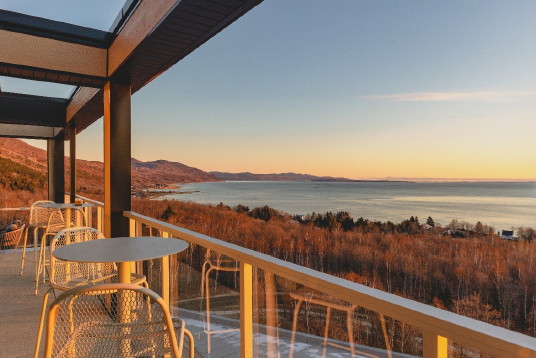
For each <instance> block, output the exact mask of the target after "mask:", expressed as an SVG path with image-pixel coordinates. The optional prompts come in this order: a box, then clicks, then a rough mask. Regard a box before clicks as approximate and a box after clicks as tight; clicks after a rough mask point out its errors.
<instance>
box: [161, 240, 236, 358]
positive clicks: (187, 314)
mask: <svg viewBox="0 0 536 358" xmlns="http://www.w3.org/2000/svg"><path fill="white" fill-rule="evenodd" d="M170 279H171V281H172V283H171V285H170V286H171V303H172V304H171V306H172V314H173V315H174V316H175V317H179V318H181V319H183V320H184V321H185V322H186V328H187V329H188V330H190V331H191V332H192V334H193V335H194V338H195V347H196V351H197V352H198V353H200V354H201V355H203V356H204V357H215V358H217V357H239V356H240V288H239V281H240V280H239V264H238V262H236V261H234V260H232V259H230V258H229V257H226V256H224V255H220V254H219V253H217V252H215V251H214V250H208V249H206V248H204V247H201V246H199V245H193V244H191V245H190V247H189V248H188V249H187V250H185V251H183V252H181V253H179V254H176V255H173V256H172V257H171V259H170Z"/></svg>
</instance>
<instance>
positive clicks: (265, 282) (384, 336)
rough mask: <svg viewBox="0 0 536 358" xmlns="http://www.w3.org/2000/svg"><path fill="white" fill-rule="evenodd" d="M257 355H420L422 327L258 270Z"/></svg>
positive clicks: (389, 357)
mask: <svg viewBox="0 0 536 358" xmlns="http://www.w3.org/2000/svg"><path fill="white" fill-rule="evenodd" d="M254 279H255V280H256V282H254V289H255V291H254V305H256V306H255V307H254V320H255V325H254V329H255V332H254V347H255V349H254V352H255V353H254V354H255V356H256V357H259V358H261V357H270V358H271V357H289V358H294V357H295V358H301V357H370V358H372V357H378V358H379V357H386V358H394V357H421V356H422V334H421V332H420V330H419V329H417V328H415V327H413V326H411V325H408V324H405V323H403V322H400V321H397V320H394V319H391V318H390V317H387V316H384V315H381V314H379V313H377V312H373V311H370V310H366V309H364V308H363V307H360V306H359V305H357V304H352V303H349V302H345V301H344V300H342V299H340V298H338V297H334V296H332V295H327V294H325V293H322V292H320V291H317V290H314V289H311V288H308V287H306V286H303V285H300V284H297V283H295V282H292V281H290V280H288V279H285V278H282V277H279V276H277V275H274V274H271V273H269V272H265V271H263V270H256V275H254Z"/></svg>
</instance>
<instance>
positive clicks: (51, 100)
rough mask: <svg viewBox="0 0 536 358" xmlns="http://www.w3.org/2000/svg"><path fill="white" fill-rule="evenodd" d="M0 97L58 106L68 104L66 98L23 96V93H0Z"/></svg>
mask: <svg viewBox="0 0 536 358" xmlns="http://www.w3.org/2000/svg"><path fill="white" fill-rule="evenodd" d="M0 97H3V98H16V99H25V100H29V101H30V100H31V101H41V102H49V103H58V104H64V105H67V104H68V103H69V99H68V98H61V97H46V96H35V95H31V94H23V93H14V92H4V91H2V92H0Z"/></svg>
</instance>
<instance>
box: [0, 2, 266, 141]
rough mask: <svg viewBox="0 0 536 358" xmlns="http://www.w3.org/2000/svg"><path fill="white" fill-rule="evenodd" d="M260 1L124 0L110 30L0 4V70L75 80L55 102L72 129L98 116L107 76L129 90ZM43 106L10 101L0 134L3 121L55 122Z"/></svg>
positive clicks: (61, 80) (7, 73)
mask: <svg viewBox="0 0 536 358" xmlns="http://www.w3.org/2000/svg"><path fill="white" fill-rule="evenodd" d="M261 2H262V0H159V1H151V0H129V1H127V3H126V4H125V7H124V8H123V10H122V12H121V14H120V16H119V17H118V19H117V20H116V24H115V25H114V26H116V28H115V30H114V31H113V32H105V31H99V30H95V29H89V28H85V27H81V26H76V25H69V24H65V23H61V22H57V21H52V20H47V19H42V18H36V17H33V16H28V15H23V14H17V13H13V12H9V11H5V10H0V75H3V76H10V77H18V78H25V79H31V80H40V81H49V82H56V83H62V84H68V85H75V86H77V87H78V88H77V90H76V91H75V92H74V93H73V95H72V96H71V98H69V99H68V100H66V101H65V103H63V104H62V105H64V117H63V122H62V123H61V125H62V127H65V126H67V125H70V126H73V127H75V128H76V129H77V131H78V132H80V131H82V130H84V129H85V128H87V127H88V126H89V125H90V124H92V123H93V122H95V121H96V120H97V119H99V118H100V117H102V115H103V86H104V84H105V83H106V82H107V81H110V80H112V81H118V82H123V83H130V84H131V88H132V93H135V92H137V91H138V90H140V89H141V88H143V86H145V85H146V84H148V83H149V82H150V81H152V80H153V79H154V78H156V77H158V76H159V75H160V74H162V73H163V72H165V71H166V70H167V69H169V68H170V67H171V66H173V65H174V64H176V63H177V62H178V61H180V60H181V59H183V58H184V57H186V56H187V55H188V54H190V53H192V52H193V51H194V50H195V49H196V48H198V47H199V46H201V45H202V44H204V43H205V42H206V41H208V40H209V39H210V38H212V37H214V36H215V35H216V34H218V33H219V32H220V31H222V30H223V29H225V28H226V27H227V26H229V25H230V24H232V23H233V22H234V21H236V20H237V19H238V18H240V17H241V16H242V15H244V14H246V13H247V12H248V11H249V10H251V9H252V8H254V7H255V6H257V5H258V4H260V3H261ZM0 93H1V92H0ZM10 95H11V96H13V95H14V94H5V93H1V95H0V98H4V100H6V101H7V102H5V106H7V105H8V104H9V103H11V104H13V103H12V102H9V100H7V98H8V97H9V96H10ZM29 97H32V96H27V97H26V99H28V98H29ZM34 97H36V98H34V100H35V101H36V102H35V103H41V104H43V103H44V102H47V101H49V102H50V103H49V105H50V108H53V107H54V106H55V105H56V104H57V103H58V99H47V98H46V97H37V96H34ZM28 100H29V99H28ZM2 103H4V102H2ZM5 106H4V105H2V107H1V109H0V110H1V111H4V108H7V107H5ZM16 108H19V109H16ZM34 110H35V112H33V118H34V119H33V120H32V121H33V122H32V121H30V120H29V117H32V111H34ZM17 111H19V112H17ZM6 113H8V112H6ZM43 113H44V112H43V110H42V109H41V110H40V111H39V110H37V107H35V108H34V109H32V106H29V107H27V108H25V109H21V108H20V107H17V106H14V105H13V107H12V109H11V110H10V112H9V116H8V115H7V114H6V115H5V116H4V115H2V114H0V136H2V135H8V134H9V133H13V130H12V129H10V132H9V133H7V132H6V131H5V130H6V128H7V127H6V126H7V125H11V126H17V125H19V126H27V127H25V128H24V131H23V132H24V133H26V135H24V137H28V136H29V135H28V134H27V132H28V131H30V127H31V126H33V127H39V126H41V127H48V128H58V127H57V122H55V121H54V123H49V122H47V121H49V120H50V118H51V117H53V115H52V114H51V115H50V116H46V115H45V116H43ZM54 113H56V112H54ZM4 117H5V118H4ZM8 117H9V118H11V119H8ZM29 122H31V123H29ZM2 126H4V127H2ZM40 129H41V132H42V128H40ZM49 132H51V133H52V132H53V131H49ZM9 136H14V135H13V134H9Z"/></svg>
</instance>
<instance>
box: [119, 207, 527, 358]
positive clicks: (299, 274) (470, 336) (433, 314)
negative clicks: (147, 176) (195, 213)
mask: <svg viewBox="0 0 536 358" xmlns="http://www.w3.org/2000/svg"><path fill="white" fill-rule="evenodd" d="M124 216H125V217H127V218H129V219H131V220H134V221H136V222H138V223H142V224H145V225H148V226H150V227H153V228H155V229H158V230H162V231H163V232H167V233H169V234H171V235H173V236H174V237H176V238H179V239H183V240H185V241H188V242H190V243H193V244H197V245H200V246H203V247H205V248H208V249H211V250H215V251H217V252H219V253H221V254H224V255H226V256H229V257H231V258H233V259H234V260H236V261H239V262H244V263H247V264H250V265H252V266H253V267H257V268H260V269H262V270H265V271H267V272H270V273H273V274H276V275H278V276H281V277H284V278H287V279H289V280H292V281H294V282H296V283H299V284H303V285H305V286H307V287H310V288H313V289H316V290H318V291H321V292H323V293H326V294H328V295H331V296H334V297H337V298H339V299H343V300H345V301H347V302H351V303H354V304H356V305H359V306H361V307H363V308H365V309H368V310H371V311H375V312H378V313H382V314H384V315H387V316H389V317H391V318H394V319H396V320H399V321H401V322H404V323H407V324H410V325H413V326H415V327H418V328H420V329H421V330H422V331H423V335H424V334H425V332H433V333H434V334H437V335H440V336H442V337H446V338H448V339H449V340H452V341H453V342H456V343H458V344H461V345H465V346H470V347H473V348H476V349H479V350H481V351H482V352H485V353H489V354H493V355H495V356H499V357H532V358H534V357H536V338H533V337H530V336H527V335H524V334H521V333H517V332H513V331H510V330H508V329H505V328H501V327H497V326H493V325H491V324H488V323H485V322H481V321H478V320H475V319H472V318H469V317H465V316H461V315H458V314H455V313H452V312H449V311H445V310H442V309H439V308H436V307H432V306H429V305H426V304H423V303H420V302H416V301H413V300H409V299H407V298H403V297H400V296H397V295H394V294H391V293H387V292H384V291H380V290H377V289H374V288H370V287H367V286H364V285H361V284H358V283H355V282H351V281H348V280H345V279H342V278H339V277H335V276H332V275H329V274H326V273H323V272H319V271H316V270H313V269H310V268H307V267H303V266H300V265H297V264H294V263H291V262H287V261H283V260H280V259H277V258H275V257H272V256H270V255H266V254H263V253H260V252H257V251H254V250H251V249H246V248H243V247H241V246H238V245H235V244H231V243H228V242H225V241H222V240H219V239H215V238H212V237H210V236H206V235H203V234H200V233H197V232H194V231H191V230H188V229H184V228H181V227H179V226H175V225H172V224H169V223H166V222H162V221H159V220H156V219H153V218H150V217H147V216H144V215H141V214H138V213H135V212H132V211H125V212H124Z"/></svg>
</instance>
